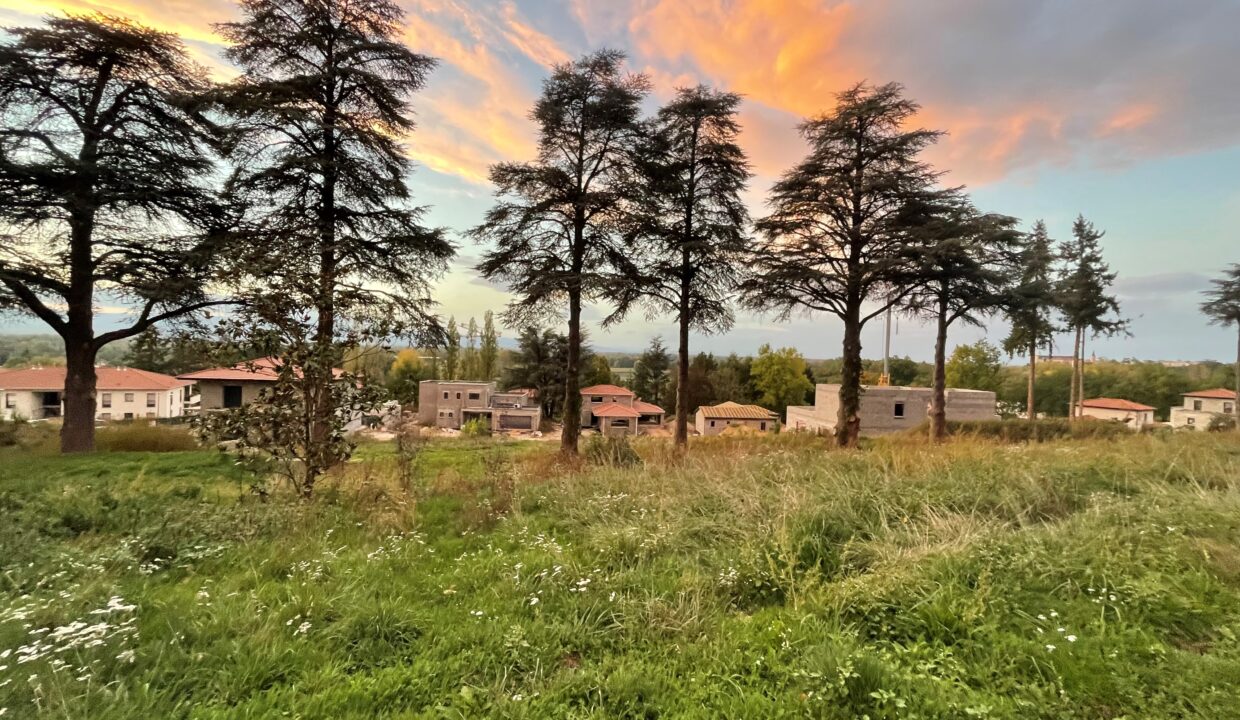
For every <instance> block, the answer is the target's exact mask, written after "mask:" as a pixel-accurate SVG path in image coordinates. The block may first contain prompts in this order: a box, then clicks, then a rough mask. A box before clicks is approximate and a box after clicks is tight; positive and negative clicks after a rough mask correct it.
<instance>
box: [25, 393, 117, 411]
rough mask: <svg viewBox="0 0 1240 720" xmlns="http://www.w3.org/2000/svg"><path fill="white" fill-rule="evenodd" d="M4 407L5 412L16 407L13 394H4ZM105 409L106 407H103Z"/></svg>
mask: <svg viewBox="0 0 1240 720" xmlns="http://www.w3.org/2000/svg"><path fill="white" fill-rule="evenodd" d="M4 407H5V409H6V410H12V409H13V408H15V407H17V396H16V395H14V394H13V393H5V394H4ZM105 407H106V406H105Z"/></svg>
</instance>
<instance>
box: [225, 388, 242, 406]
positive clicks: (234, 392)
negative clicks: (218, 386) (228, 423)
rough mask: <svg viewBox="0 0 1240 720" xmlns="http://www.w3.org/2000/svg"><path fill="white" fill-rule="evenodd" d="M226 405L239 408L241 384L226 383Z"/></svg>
mask: <svg viewBox="0 0 1240 720" xmlns="http://www.w3.org/2000/svg"><path fill="white" fill-rule="evenodd" d="M224 407H226V408H239V407H241V386H240V385H225V386H224Z"/></svg>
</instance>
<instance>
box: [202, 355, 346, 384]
mask: <svg viewBox="0 0 1240 720" xmlns="http://www.w3.org/2000/svg"><path fill="white" fill-rule="evenodd" d="M279 363H280V361H279V360H278V359H276V358H270V357H265V358H258V359H255V360H248V361H246V362H241V363H237V364H236V365H233V366H232V367H216V368H207V369H206V370H197V371H195V372H190V373H184V374H182V375H177V377H179V378H181V379H182V380H189V381H192V382H198V381H199V380H216V381H240V382H244V381H247V380H248V381H250V382H274V381H275V379H276V377H277V368H278V367H279ZM343 374H344V371H343V370H341V369H340V368H334V369H332V375H333V376H335V377H340V376H341V375H343Z"/></svg>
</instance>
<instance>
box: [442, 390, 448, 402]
mask: <svg viewBox="0 0 1240 720" xmlns="http://www.w3.org/2000/svg"><path fill="white" fill-rule="evenodd" d="M443 399H444V400H447V399H448V391H447V390H444V391H443Z"/></svg>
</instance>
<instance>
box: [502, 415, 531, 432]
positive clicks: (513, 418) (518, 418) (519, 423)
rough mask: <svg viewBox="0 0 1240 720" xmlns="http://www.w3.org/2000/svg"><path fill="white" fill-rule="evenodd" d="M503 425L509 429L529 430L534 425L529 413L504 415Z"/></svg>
mask: <svg viewBox="0 0 1240 720" xmlns="http://www.w3.org/2000/svg"><path fill="white" fill-rule="evenodd" d="M503 426H504V427H505V428H508V429H511V430H531V429H533V427H534V418H532V417H530V416H529V415H505V416H504V419H503Z"/></svg>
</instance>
